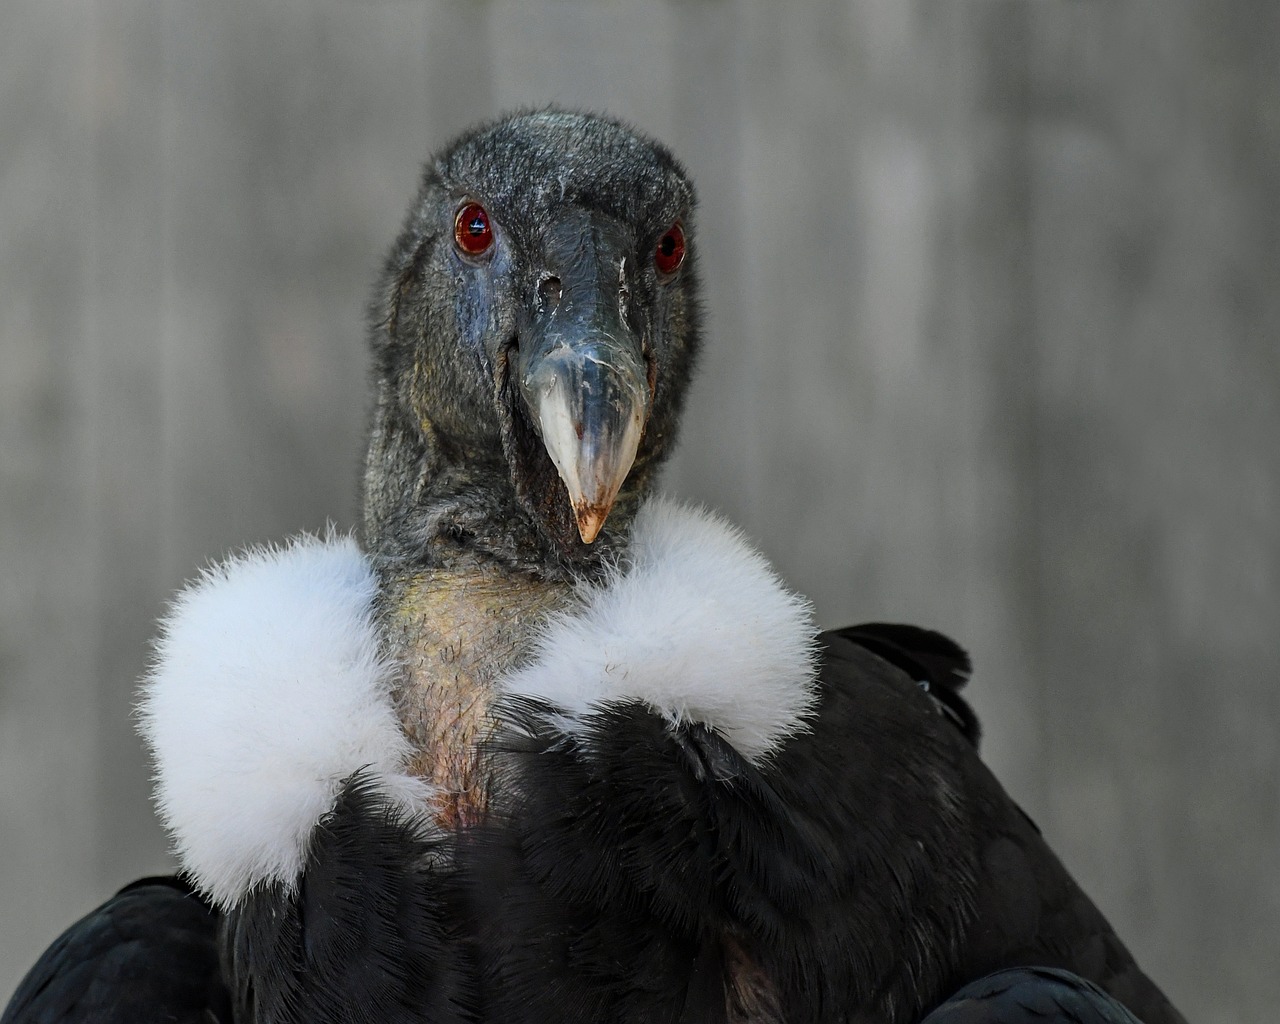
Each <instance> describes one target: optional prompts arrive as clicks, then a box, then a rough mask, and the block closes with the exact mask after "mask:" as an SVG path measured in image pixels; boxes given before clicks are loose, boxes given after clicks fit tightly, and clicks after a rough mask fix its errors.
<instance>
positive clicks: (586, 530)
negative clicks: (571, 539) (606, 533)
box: [573, 501, 613, 544]
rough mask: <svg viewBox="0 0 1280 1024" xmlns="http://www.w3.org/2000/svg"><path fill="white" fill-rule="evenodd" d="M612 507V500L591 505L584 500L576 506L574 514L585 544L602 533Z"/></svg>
mask: <svg viewBox="0 0 1280 1024" xmlns="http://www.w3.org/2000/svg"><path fill="white" fill-rule="evenodd" d="M612 507H613V502H612V501H611V502H609V503H608V504H601V505H589V504H587V503H585V502H584V503H583V504H581V505H575V506H574V509H573V515H574V518H575V519H576V520H577V522H578V536H579V537H581V538H582V543H583V544H590V543H591V542H592V541H594V540H595V539H596V537H598V536H599V535H600V531H601V529H603V528H604V521H605V519H607V518H608V517H609V509H611V508H612Z"/></svg>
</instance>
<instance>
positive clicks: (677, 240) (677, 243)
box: [653, 224, 684, 274]
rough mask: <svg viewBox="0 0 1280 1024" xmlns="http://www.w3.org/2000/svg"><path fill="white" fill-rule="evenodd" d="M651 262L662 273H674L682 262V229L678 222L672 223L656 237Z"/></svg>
mask: <svg viewBox="0 0 1280 1024" xmlns="http://www.w3.org/2000/svg"><path fill="white" fill-rule="evenodd" d="M653 262H654V264H655V265H656V266H657V268H658V270H659V271H660V272H661V273H663V274H674V273H675V272H676V270H677V269H678V268H679V267H680V264H681V263H683V262H684V229H683V228H682V227H680V225H679V224H672V225H671V227H670V228H668V229H667V232H666V234H664V235H663V236H662V237H661V238H659V239H658V246H657V248H656V249H654V250H653Z"/></svg>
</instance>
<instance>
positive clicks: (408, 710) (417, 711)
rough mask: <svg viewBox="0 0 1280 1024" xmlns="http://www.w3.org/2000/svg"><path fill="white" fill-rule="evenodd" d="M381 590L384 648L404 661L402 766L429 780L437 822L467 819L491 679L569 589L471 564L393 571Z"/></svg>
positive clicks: (399, 691)
mask: <svg viewBox="0 0 1280 1024" xmlns="http://www.w3.org/2000/svg"><path fill="white" fill-rule="evenodd" d="M383 593H384V605H383V611H384V614H383V622H384V624H385V626H384V629H385V638H386V643H387V646H388V653H390V654H391V655H392V656H393V657H394V658H396V660H398V661H400V662H401V663H402V664H403V665H404V670H403V672H402V674H401V676H400V679H399V683H398V685H397V688H396V692H395V694H394V699H395V704H396V708H397V710H398V712H399V715H400V720H401V722H402V723H403V726H404V730H405V734H406V735H407V736H408V737H409V740H410V743H411V744H412V746H413V750H414V756H413V759H412V762H411V763H410V766H409V768H410V770H411V771H412V772H413V773H414V774H416V775H419V776H421V777H422V778H424V779H427V780H429V781H430V782H432V783H433V784H434V785H435V786H436V788H437V791H438V793H439V798H438V800H439V803H438V806H437V808H436V816H437V820H438V821H439V823H440V824H441V825H442V826H445V827H449V828H452V827H457V826H458V825H465V824H468V823H470V822H474V821H476V820H477V819H478V818H479V817H480V816H481V815H482V814H483V813H484V810H485V808H486V806H487V804H488V800H489V795H490V780H489V777H488V773H487V772H486V770H485V767H484V759H483V758H482V756H481V746H482V744H483V743H484V741H485V740H486V739H487V738H488V737H489V736H490V735H491V733H492V731H493V727H494V722H493V717H492V715H491V714H490V707H491V705H492V703H493V700H494V696H495V693H496V686H497V682H498V680H499V679H500V678H501V677H502V676H503V675H504V674H505V673H506V672H508V671H510V670H511V669H513V668H515V667H516V666H517V665H518V664H519V663H520V662H521V660H522V658H523V657H524V656H525V655H526V653H527V652H528V650H529V647H530V645H531V643H532V639H533V635H534V633H535V631H536V630H537V628H538V627H539V625H540V624H541V623H542V622H543V621H544V620H545V619H546V617H547V616H548V615H549V614H551V613H552V612H553V611H555V610H556V609H558V608H560V607H563V606H564V604H565V603H566V602H567V601H568V598H569V595H570V591H569V589H568V588H567V587H566V586H565V585H563V584H556V583H550V582H547V581H545V580H538V579H535V578H533V577H530V576H523V575H513V574H511V573H508V572H506V571H504V570H502V569H499V568H495V567H489V566H477V567H469V568H467V569H463V570H455V569H429V570H422V571H419V572H416V573H414V574H413V575H411V576H397V577H394V578H391V579H388V580H387V581H386V582H385V586H384V591H383Z"/></svg>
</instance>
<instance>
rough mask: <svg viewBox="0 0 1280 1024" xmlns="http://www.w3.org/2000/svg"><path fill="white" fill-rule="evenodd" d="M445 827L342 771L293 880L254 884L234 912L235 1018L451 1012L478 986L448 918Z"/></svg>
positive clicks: (444, 1023)
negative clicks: (430, 825)
mask: <svg viewBox="0 0 1280 1024" xmlns="http://www.w3.org/2000/svg"><path fill="white" fill-rule="evenodd" d="M448 842H449V839H448V837H446V836H443V835H441V834H439V833H434V832H430V831H428V830H427V829H426V828H425V827H424V826H423V824H422V823H421V822H418V821H414V820H410V819H409V818H408V817H406V816H405V815H404V814H402V813H399V812H397V811H396V810H393V809H392V808H390V807H389V806H388V805H387V803H386V801H385V800H384V799H383V798H382V797H381V796H380V795H379V793H378V791H377V789H376V787H375V786H373V785H372V783H371V781H370V780H369V779H367V778H365V777H364V776H363V775H361V774H357V775H356V776H354V777H353V778H351V779H350V780H348V781H347V782H346V784H345V785H344V787H343V789H342V791H341V792H340V793H339V795H338V799H337V801H336V803H335V805H334V808H333V810H332V811H330V813H329V814H328V815H326V817H325V818H324V819H323V820H322V821H321V822H320V824H319V825H318V826H317V827H316V830H315V832H314V833H313V834H312V837H311V842H310V849H309V851H308V856H307V862H306V869H305V871H304V874H303V877H302V879H301V880H300V882H299V884H298V886H297V888H296V890H293V891H289V890H287V889H286V888H285V887H283V886H281V885H271V886H265V887H262V888H260V889H257V890H254V891H253V892H251V893H250V894H249V895H248V896H247V897H246V898H245V899H244V900H243V901H242V902H241V903H240V904H239V905H237V907H236V908H235V909H234V910H232V911H231V912H230V913H229V914H228V916H227V925H226V928H225V930H224V942H225V947H226V948H225V952H224V958H225V961H226V964H227V970H228V973H229V976H230V980H231V984H232V987H233V992H234V998H235V1009H236V1019H237V1020H239V1021H253V1022H255V1024H319V1022H328V1021H341V1022H343V1024H361V1022H368V1024H375V1022H376V1024H420V1022H427V1021H429V1022H431V1024H452V1022H459V1021H463V1020H467V1019H469V1018H468V1015H467V1012H466V1008H467V1007H468V1005H469V1004H470V1002H471V1000H472V998H473V993H474V991H475V985H474V974H473V972H472V970H471V966H470V965H471V959H472V958H471V955H470V952H469V949H468V947H467V945H466V944H465V943H463V942H462V941H460V940H459V938H458V937H457V935H456V933H455V930H454V929H453V927H452V920H453V919H452V911H451V909H450V885H451V882H450V874H449V872H448V870H446V869H445V868H444V867H443V865H444V864H445V863H446V861H447V860H448V852H447V850H446V847H447V844H448Z"/></svg>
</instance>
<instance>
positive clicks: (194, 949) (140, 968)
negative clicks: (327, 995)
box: [0, 877, 231, 1024]
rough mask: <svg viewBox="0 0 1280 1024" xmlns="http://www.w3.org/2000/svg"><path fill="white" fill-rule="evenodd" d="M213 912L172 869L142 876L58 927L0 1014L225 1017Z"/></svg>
mask: <svg viewBox="0 0 1280 1024" xmlns="http://www.w3.org/2000/svg"><path fill="white" fill-rule="evenodd" d="M217 930H218V914H217V912H216V911H214V910H213V909H212V908H211V907H210V906H209V905H208V904H207V903H205V902H204V901H203V900H202V899H201V898H200V897H199V896H198V895H197V894H195V893H194V892H193V891H192V890H191V888H190V887H189V886H187V885H186V884H185V883H184V882H182V881H181V880H179V879H176V878H169V877H157V878H144V879H142V880H140V881H138V882H134V883H133V884H132V885H129V886H126V887H125V888H124V889H121V890H120V892H118V893H117V894H116V895H115V896H113V897H112V898H111V899H109V900H107V902H106V903H104V904H102V906H100V907H98V908H97V909H96V910H93V911H91V912H90V913H88V914H86V915H85V916H84V917H82V918H81V919H80V920H79V921H77V922H76V923H75V924H73V925H71V927H70V928H68V929H67V930H66V931H64V932H63V933H62V934H61V935H60V936H58V938H57V939H56V940H54V942H53V944H52V945H51V946H50V947H49V948H48V949H47V950H46V951H45V953H44V954H43V955H42V956H41V957H40V959H39V960H38V961H37V962H36V964H35V966H33V967H32V968H31V970H30V971H28V972H27V975H26V977H25V978H23V980H22V982H21V983H20V984H19V985H18V988H17V990H16V991H15V992H14V994H13V998H12V999H11V1000H10V1001H9V1006H8V1008H7V1009H6V1010H5V1012H4V1016H3V1017H0V1022H2V1024H90V1022H93V1024H140V1022H150V1021H168V1022H172V1024H230V1021H231V1004H230V1000H229V995H228V992H227V990H226V988H225V987H224V985H223V983H222V979H221V975H220V973H219V970H218V952H217Z"/></svg>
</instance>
